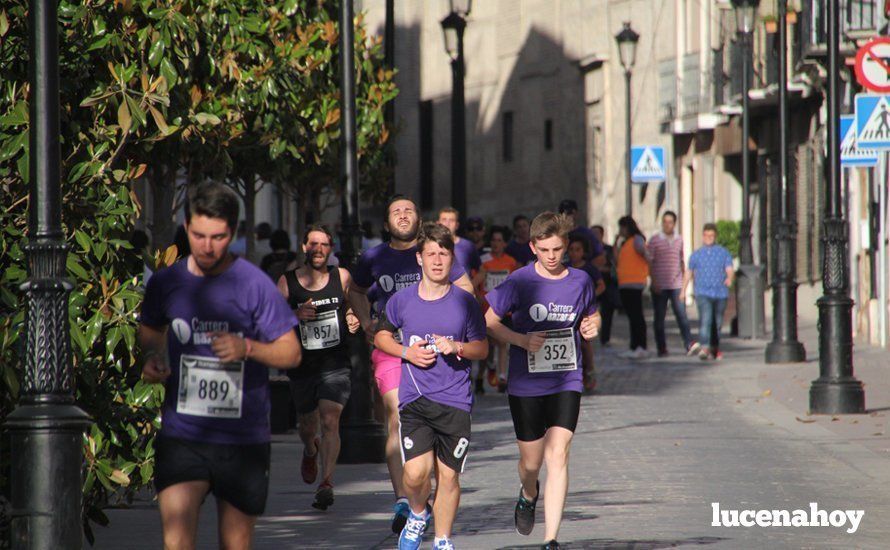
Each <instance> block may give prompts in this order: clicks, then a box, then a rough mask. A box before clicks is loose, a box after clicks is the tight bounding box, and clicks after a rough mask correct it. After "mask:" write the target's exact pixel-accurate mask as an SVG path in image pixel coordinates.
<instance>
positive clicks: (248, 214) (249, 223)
mask: <svg viewBox="0 0 890 550" xmlns="http://www.w3.org/2000/svg"><path fill="white" fill-rule="evenodd" d="M242 181H243V183H244V237H245V238H246V240H247V252H246V256H247V259H248V260H250V261H252V262H255V263H257V264H259V259H260V258H254V254H255V251H256V241H255V228H254V225H255V224H256V212H255V208H256V179H255V178H254V177H253V176H247V177H246V178H244V179H243V180H242Z"/></svg>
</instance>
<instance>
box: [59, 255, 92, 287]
mask: <svg viewBox="0 0 890 550" xmlns="http://www.w3.org/2000/svg"><path fill="white" fill-rule="evenodd" d="M65 266H66V267H67V268H68V271H70V272H71V273H73V274H74V275H75V276H76V277H77V278H78V279H80V280H83V281H85V280H88V279H89V278H90V276H89V274H87V271H86V269H84V268H83V266H81V265H80V263H79V262H78V261H77V260H76V259H75V257H74V255H73V254H69V255H68V259H67V260H66V261H65Z"/></svg>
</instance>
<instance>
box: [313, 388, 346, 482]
mask: <svg viewBox="0 0 890 550" xmlns="http://www.w3.org/2000/svg"><path fill="white" fill-rule="evenodd" d="M318 412H319V414H320V416H321V449H320V451H321V480H322V481H323V482H324V481H330V480H331V478H333V477H334V468H335V467H336V465H337V457H338V456H340V413H342V412H343V405H341V404H340V403H337V402H335V401H328V400H327V399H322V400H320V401H319V402H318Z"/></svg>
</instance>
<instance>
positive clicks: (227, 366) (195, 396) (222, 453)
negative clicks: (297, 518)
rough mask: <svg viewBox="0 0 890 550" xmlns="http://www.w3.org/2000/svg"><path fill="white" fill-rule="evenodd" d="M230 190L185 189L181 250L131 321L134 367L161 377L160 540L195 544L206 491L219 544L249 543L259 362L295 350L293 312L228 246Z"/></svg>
mask: <svg viewBox="0 0 890 550" xmlns="http://www.w3.org/2000/svg"><path fill="white" fill-rule="evenodd" d="M237 221H238V198H237V197H236V196H235V194H234V192H233V191H232V190H231V189H229V188H227V187H225V186H223V185H221V184H215V183H214V184H205V185H202V186H199V187H196V188H194V189H192V190H191V191H190V192H189V196H188V199H187V203H186V207H185V226H184V227H185V231H186V234H187V238H188V241H189V245H190V251H191V252H190V254H189V255H188V256H186V257H185V258H184V259H182V260H180V261H178V262H176V263H175V264H173V265H172V266H170V267H167V268H164V269H161V270H158V271H157V272H156V273H155V274H154V276H153V277H152V278H151V280H149V282H148V285H147V286H146V289H145V298H144V300H143V304H142V312H141V315H140V320H139V322H140V324H139V343H140V346H141V348H142V356H143V367H142V377H143V379H144V380H146V381H147V382H150V383H162V384H164V386H165V398H164V404H163V406H162V409H161V418H162V422H161V431H160V434H159V436H158V437H157V439H156V440H155V444H154V449H155V470H154V482H155V489H156V490H157V494H158V504H159V507H160V511H161V525H162V528H163V536H164V547H165V548H195V547H196V540H195V539H196V534H197V529H198V515H199V512H200V508H201V504H202V503H203V502H204V499H205V497H206V496H207V494H208V493H213V495H214V496H215V497H216V502H217V516H218V517H217V520H218V525H219V544H220V547H223V548H249V547H250V546H251V540H252V538H253V531H254V525H255V524H256V519H257V516H260V515H262V513H263V511H264V510H265V507H266V498H267V495H268V490H269V463H270V447H269V441H270V423H269V410H270V408H271V404H270V400H269V373H268V369H267V368H268V367H272V368H278V369H291V368H293V367H296V366H297V365H298V364H299V363H300V359H301V354H302V349H301V346H300V342H299V340H297V337H296V334H295V333H294V328H295V327H296V326H297V325H298V322H297V319H296V318H295V317H294V314H293V312H292V311H291V310H290V308H289V307H288V306H287V302H285V300H284V298H282V297H281V295H280V294H279V293H278V291H277V290H276V288H275V284H274V283H273V282H272V281H271V280H270V279H269V277H268V276H266V274H265V273H263V272H262V271H260V269H259V268H258V267H256V266H254V265H253V264H251V263H249V262H248V261H247V260H245V259H243V258H241V257H238V256H235V255H233V254H231V253H230V252H229V250H228V247H229V244H230V243H231V242H232V238H233V237H234V234H235V228H236V224H237Z"/></svg>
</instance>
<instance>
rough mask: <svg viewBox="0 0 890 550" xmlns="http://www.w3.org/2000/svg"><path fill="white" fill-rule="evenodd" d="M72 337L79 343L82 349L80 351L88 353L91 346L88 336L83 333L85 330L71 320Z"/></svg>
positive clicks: (78, 345)
mask: <svg viewBox="0 0 890 550" xmlns="http://www.w3.org/2000/svg"><path fill="white" fill-rule="evenodd" d="M71 339H72V340H74V343H75V344H77V347H78V348H79V349H80V353H82V354H84V355H86V353H87V351H88V350H89V349H90V346H89V344H88V343H87V339H86V337H85V336H84V335H83V331H82V330H80V325H79V324H78V323H76V322H74V321H72V322H71Z"/></svg>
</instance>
